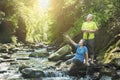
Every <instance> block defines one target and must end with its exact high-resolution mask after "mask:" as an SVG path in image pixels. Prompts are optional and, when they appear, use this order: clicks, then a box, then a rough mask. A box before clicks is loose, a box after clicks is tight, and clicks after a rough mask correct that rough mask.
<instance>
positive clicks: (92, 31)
mask: <svg viewBox="0 0 120 80" xmlns="http://www.w3.org/2000/svg"><path fill="white" fill-rule="evenodd" d="M97 30H98V29H96V30H84V32H88V33H89V32H91V33H95V32H96V31H97Z"/></svg>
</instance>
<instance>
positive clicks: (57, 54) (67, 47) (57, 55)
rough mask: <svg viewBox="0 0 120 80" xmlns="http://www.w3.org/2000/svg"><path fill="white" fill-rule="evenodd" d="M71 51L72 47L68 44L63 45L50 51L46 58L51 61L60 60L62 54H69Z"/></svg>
mask: <svg viewBox="0 0 120 80" xmlns="http://www.w3.org/2000/svg"><path fill="white" fill-rule="evenodd" d="M71 51H72V48H71V46H70V45H65V46H63V47H62V48H60V49H59V50H57V51H56V52H54V53H52V54H51V55H50V56H49V57H48V59H49V60H51V61H58V60H60V59H61V58H62V57H63V56H65V55H67V54H69V53H70V52H71Z"/></svg>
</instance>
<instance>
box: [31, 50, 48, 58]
mask: <svg viewBox="0 0 120 80" xmlns="http://www.w3.org/2000/svg"><path fill="white" fill-rule="evenodd" d="M47 56H49V53H48V51H47V49H41V50H40V51H39V52H33V53H31V54H30V55H29V57H36V58H38V57H47Z"/></svg>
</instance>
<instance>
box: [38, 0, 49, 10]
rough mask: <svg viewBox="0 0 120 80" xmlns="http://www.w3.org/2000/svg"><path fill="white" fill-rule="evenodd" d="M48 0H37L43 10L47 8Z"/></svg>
mask: <svg viewBox="0 0 120 80" xmlns="http://www.w3.org/2000/svg"><path fill="white" fill-rule="evenodd" d="M49 4H50V2H49V0H39V5H40V7H41V8H42V9H43V10H47V9H48V7H49Z"/></svg>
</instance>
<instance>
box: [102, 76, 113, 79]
mask: <svg viewBox="0 0 120 80" xmlns="http://www.w3.org/2000/svg"><path fill="white" fill-rule="evenodd" d="M100 80H112V77H111V76H102V77H101V78H100Z"/></svg>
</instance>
